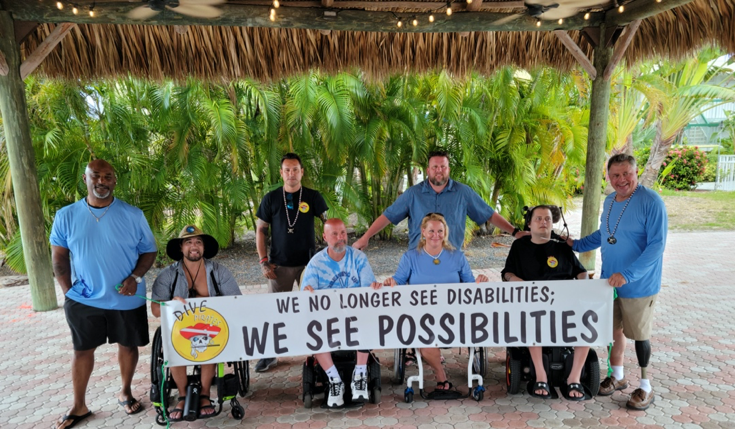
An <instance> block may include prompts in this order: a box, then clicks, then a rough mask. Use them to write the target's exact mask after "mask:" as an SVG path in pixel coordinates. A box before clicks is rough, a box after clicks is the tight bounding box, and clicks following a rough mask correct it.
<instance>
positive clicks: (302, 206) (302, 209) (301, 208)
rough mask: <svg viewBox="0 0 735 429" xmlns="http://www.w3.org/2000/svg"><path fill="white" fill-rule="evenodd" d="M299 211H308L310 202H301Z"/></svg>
mask: <svg viewBox="0 0 735 429" xmlns="http://www.w3.org/2000/svg"><path fill="white" fill-rule="evenodd" d="M299 211H300V212H301V213H306V212H308V211H309V205H308V204H306V203H301V204H299Z"/></svg>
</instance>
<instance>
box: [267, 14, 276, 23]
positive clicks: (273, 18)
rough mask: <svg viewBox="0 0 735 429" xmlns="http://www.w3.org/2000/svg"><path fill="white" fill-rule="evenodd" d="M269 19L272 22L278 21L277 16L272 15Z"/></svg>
mask: <svg viewBox="0 0 735 429" xmlns="http://www.w3.org/2000/svg"><path fill="white" fill-rule="evenodd" d="M268 19H270V20H271V21H275V20H276V15H274V14H271V16H269V17H268Z"/></svg>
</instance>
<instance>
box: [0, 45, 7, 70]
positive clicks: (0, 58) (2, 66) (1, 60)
mask: <svg viewBox="0 0 735 429" xmlns="http://www.w3.org/2000/svg"><path fill="white" fill-rule="evenodd" d="M7 75H8V62H7V61H5V55H3V51H0V76H7Z"/></svg>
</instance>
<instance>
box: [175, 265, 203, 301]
mask: <svg viewBox="0 0 735 429" xmlns="http://www.w3.org/2000/svg"><path fill="white" fill-rule="evenodd" d="M181 264H182V265H183V266H184V270H186V273H187V274H189V278H190V279H191V288H189V298H196V296H197V277H199V271H200V270H201V269H202V265H204V264H203V263H201V260H200V262H199V267H198V268H197V273H196V274H195V275H194V276H192V275H191V271H189V269H188V268H187V267H186V264H185V263H184V261H181Z"/></svg>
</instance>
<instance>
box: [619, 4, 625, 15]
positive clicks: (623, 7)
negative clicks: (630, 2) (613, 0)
mask: <svg viewBox="0 0 735 429" xmlns="http://www.w3.org/2000/svg"><path fill="white" fill-rule="evenodd" d="M623 12H625V6H623V5H622V4H621V5H620V7H619V8H618V13H623Z"/></svg>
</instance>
